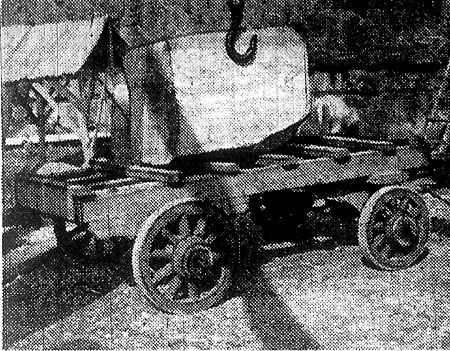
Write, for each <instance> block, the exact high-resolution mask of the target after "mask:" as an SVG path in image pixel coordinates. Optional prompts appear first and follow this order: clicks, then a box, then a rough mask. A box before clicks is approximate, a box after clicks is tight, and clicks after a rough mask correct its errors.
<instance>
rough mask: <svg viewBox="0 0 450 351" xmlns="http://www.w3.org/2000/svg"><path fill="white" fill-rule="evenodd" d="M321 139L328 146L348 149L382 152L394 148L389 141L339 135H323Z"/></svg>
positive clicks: (393, 149)
mask: <svg viewBox="0 0 450 351" xmlns="http://www.w3.org/2000/svg"><path fill="white" fill-rule="evenodd" d="M323 141H324V142H325V144H326V145H329V146H335V147H344V148H349V149H359V150H379V151H383V152H395V149H396V146H395V145H394V144H393V143H391V142H390V141H377V140H366V139H357V138H347V137H341V136H325V137H323Z"/></svg>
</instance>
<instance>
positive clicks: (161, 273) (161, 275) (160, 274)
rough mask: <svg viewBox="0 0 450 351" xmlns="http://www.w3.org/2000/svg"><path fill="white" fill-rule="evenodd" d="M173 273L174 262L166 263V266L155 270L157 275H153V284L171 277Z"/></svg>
mask: <svg viewBox="0 0 450 351" xmlns="http://www.w3.org/2000/svg"><path fill="white" fill-rule="evenodd" d="M173 273H174V272H173V269H172V264H171V263H168V264H166V265H165V266H164V267H162V268H160V269H158V270H157V271H156V272H155V275H154V276H153V279H152V284H153V285H158V283H159V282H160V281H161V280H163V279H165V278H168V277H170V276H171V275H172V274H173Z"/></svg>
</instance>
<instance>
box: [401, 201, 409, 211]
mask: <svg viewBox="0 0 450 351" xmlns="http://www.w3.org/2000/svg"><path fill="white" fill-rule="evenodd" d="M399 207H400V211H401V212H402V213H406V212H407V211H408V207H409V198H407V197H405V198H403V199H401V201H400V206H399Z"/></svg>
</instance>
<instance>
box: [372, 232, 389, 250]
mask: <svg viewBox="0 0 450 351" xmlns="http://www.w3.org/2000/svg"><path fill="white" fill-rule="evenodd" d="M387 238H388V236H387V234H386V233H382V234H380V235H377V236H376V237H375V238H374V239H373V243H372V245H373V247H374V248H375V249H378V248H379V247H380V246H381V245H382V244H383V243H385V242H386V240H387Z"/></svg>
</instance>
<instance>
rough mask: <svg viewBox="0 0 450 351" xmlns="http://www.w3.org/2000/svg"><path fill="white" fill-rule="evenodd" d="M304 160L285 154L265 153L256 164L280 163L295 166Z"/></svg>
mask: <svg viewBox="0 0 450 351" xmlns="http://www.w3.org/2000/svg"><path fill="white" fill-rule="evenodd" d="M302 161H303V159H302V158H299V157H295V156H292V155H285V154H264V155H261V156H260V157H259V158H258V160H257V161H256V164H257V165H259V166H268V165H280V166H293V165H298V164H300V163H301V162H302Z"/></svg>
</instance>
